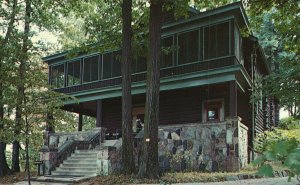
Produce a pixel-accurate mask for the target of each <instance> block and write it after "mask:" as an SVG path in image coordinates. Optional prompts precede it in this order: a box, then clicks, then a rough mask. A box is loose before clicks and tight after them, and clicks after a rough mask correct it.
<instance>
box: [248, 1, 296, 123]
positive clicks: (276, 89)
mask: <svg viewBox="0 0 300 185" xmlns="http://www.w3.org/2000/svg"><path fill="white" fill-rule="evenodd" d="M299 6H300V4H299V2H298V1H294V0H286V1H282V0H270V1H263V0H257V1H249V9H248V12H249V13H250V15H251V22H252V25H253V27H254V29H255V30H256V34H257V35H258V37H259V38H260V40H261V43H262V46H263V47H264V49H265V50H266V51H267V54H268V55H267V57H268V60H269V61H270V63H271V64H272V63H273V64H274V63H275V64H276V65H278V66H279V70H274V71H273V73H272V74H271V75H269V76H267V77H266V78H265V82H266V83H265V84H266V85H265V86H264V89H263V90H265V92H266V94H267V95H269V96H275V97H276V98H278V99H279V100H280V105H281V106H282V107H284V108H286V109H287V110H288V111H289V112H290V115H291V116H293V117H296V118H300V96H299V92H300V75H299V74H300V67H299V66H300V65H299V59H300V39H299V37H300V34H299V28H298V26H299V22H300V16H297V15H299V13H300V10H299ZM266 26H267V28H268V29H266ZM275 61H276V62H275Z"/></svg>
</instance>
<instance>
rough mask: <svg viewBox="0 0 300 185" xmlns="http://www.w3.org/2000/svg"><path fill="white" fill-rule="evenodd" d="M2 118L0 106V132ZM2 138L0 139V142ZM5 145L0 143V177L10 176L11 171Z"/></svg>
mask: <svg viewBox="0 0 300 185" xmlns="http://www.w3.org/2000/svg"><path fill="white" fill-rule="evenodd" d="M2 99H3V97H2V84H0V100H2ZM3 118H4V111H3V105H0V130H3V128H4V125H3ZM1 139H2V138H0V141H1ZM5 151H6V144H5V143H4V142H0V177H3V176H5V175H8V174H11V171H10V169H9V167H8V165H7V161H6V154H5Z"/></svg>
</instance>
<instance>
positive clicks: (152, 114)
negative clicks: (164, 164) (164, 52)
mask: <svg viewBox="0 0 300 185" xmlns="http://www.w3.org/2000/svg"><path fill="white" fill-rule="evenodd" d="M162 4H163V3H162V0H151V1H150V21H149V56H148V63H147V90H146V106H145V110H146V112H145V125H144V138H143V149H142V156H141V164H140V169H139V173H138V176H139V177H147V178H151V179H156V178H159V163H158V138H157V137H158V121H159V120H158V116H159V115H158V114H159V86H160V54H161V51H160V49H161V48H160V44H161V24H162Z"/></svg>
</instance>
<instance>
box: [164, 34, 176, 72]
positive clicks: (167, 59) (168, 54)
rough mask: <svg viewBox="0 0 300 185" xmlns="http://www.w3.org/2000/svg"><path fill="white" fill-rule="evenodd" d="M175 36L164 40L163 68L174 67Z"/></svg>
mask: <svg viewBox="0 0 300 185" xmlns="http://www.w3.org/2000/svg"><path fill="white" fill-rule="evenodd" d="M173 46H174V44H173V36H171V37H167V38H163V39H162V54H161V55H162V65H161V67H170V66H172V65H173V53H174V52H173V50H174V48H173Z"/></svg>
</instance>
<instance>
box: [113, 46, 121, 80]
mask: <svg viewBox="0 0 300 185" xmlns="http://www.w3.org/2000/svg"><path fill="white" fill-rule="evenodd" d="M121 58H122V53H121V51H115V52H113V60H112V72H111V73H112V77H117V76H121Z"/></svg>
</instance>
